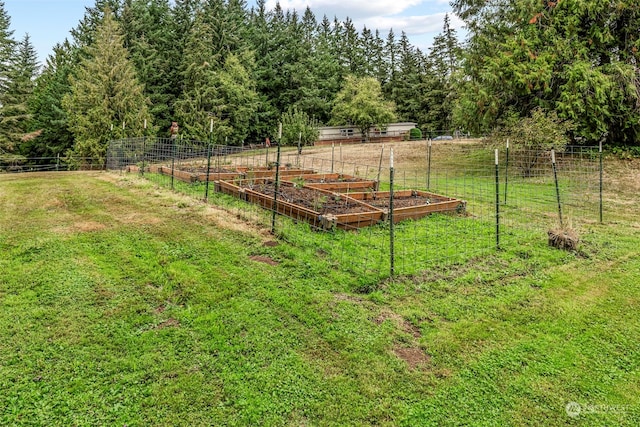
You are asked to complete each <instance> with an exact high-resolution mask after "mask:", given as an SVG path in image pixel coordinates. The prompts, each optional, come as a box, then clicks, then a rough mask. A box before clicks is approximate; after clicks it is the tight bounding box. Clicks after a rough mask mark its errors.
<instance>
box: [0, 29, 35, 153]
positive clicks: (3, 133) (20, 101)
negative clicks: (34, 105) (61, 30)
mask: <svg viewBox="0 0 640 427" xmlns="http://www.w3.org/2000/svg"><path fill="white" fill-rule="evenodd" d="M38 70H39V65H38V59H37V54H36V51H35V49H34V47H33V45H32V44H31V39H30V38H29V34H26V35H25V36H24V38H23V39H22V41H21V42H20V43H18V47H17V51H16V56H15V57H14V58H13V60H12V61H11V63H10V64H9V71H8V73H7V77H8V81H7V83H6V90H5V91H4V93H2V95H1V96H0V118H1V119H0V148H2V149H3V150H4V151H6V152H15V151H17V149H18V148H19V146H20V143H21V142H22V140H23V138H25V136H26V134H27V133H28V132H29V120H30V117H31V114H30V111H29V99H30V97H31V95H32V94H33V89H34V85H35V84H34V80H35V78H36V77H37V74H38Z"/></svg>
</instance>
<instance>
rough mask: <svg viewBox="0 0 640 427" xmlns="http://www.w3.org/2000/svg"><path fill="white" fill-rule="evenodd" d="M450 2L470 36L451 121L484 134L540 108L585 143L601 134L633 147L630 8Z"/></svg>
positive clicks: (635, 91) (637, 57) (638, 41)
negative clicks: (553, 113) (572, 127)
mask: <svg viewBox="0 0 640 427" xmlns="http://www.w3.org/2000/svg"><path fill="white" fill-rule="evenodd" d="M452 4H453V5H454V10H455V11H456V13H457V14H458V15H459V16H461V17H462V18H463V19H465V21H466V23H467V26H468V28H469V29H470V31H471V37H470V40H469V47H468V49H467V50H466V56H465V69H464V71H465V74H466V75H467V78H465V80H464V81H463V82H462V83H463V87H462V96H461V98H460V102H459V103H458V108H456V120H457V121H458V122H460V123H464V122H467V123H470V124H476V129H477V130H478V131H487V130H490V129H492V128H493V127H495V126H496V125H499V124H500V123H501V122H503V121H504V120H505V119H506V118H508V117H511V116H512V115H514V114H515V115H517V116H518V117H520V118H525V117H528V116H529V115H530V113H531V111H533V109H535V108H537V107H540V108H542V109H543V110H544V111H554V110H556V111H558V113H559V115H560V117H561V118H564V119H568V120H571V121H573V122H574V124H575V125H576V128H575V131H574V132H575V135H576V136H580V137H582V138H583V139H584V140H586V141H589V142H591V143H594V142H596V141H598V140H599V139H600V138H601V136H602V134H603V133H605V132H606V133H607V134H608V139H609V141H610V142H612V143H627V144H640V78H638V71H637V66H638V65H637V64H638V63H639V62H640V31H638V29H639V28H640V8H638V6H637V4H636V3H635V2H626V3H625V2H618V3H616V4H615V7H612V5H611V2H592V1H588V0H576V1H571V2H566V1H561V2H551V1H549V2H546V1H545V2H539V3H531V2H528V1H524V0H519V1H514V2H498V3H497V4H494V3H492V4H491V5H489V4H485V3H482V2H478V1H477V0H455V1H454V2H453V3H452Z"/></svg>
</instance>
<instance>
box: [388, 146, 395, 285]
mask: <svg viewBox="0 0 640 427" xmlns="http://www.w3.org/2000/svg"><path fill="white" fill-rule="evenodd" d="M389 166H390V167H389V264H390V268H389V274H390V276H391V278H393V276H394V275H395V272H396V271H395V270H396V268H395V262H396V256H395V225H394V218H393V198H394V197H393V181H394V175H395V172H394V169H393V148H392V149H391V155H390V158H389Z"/></svg>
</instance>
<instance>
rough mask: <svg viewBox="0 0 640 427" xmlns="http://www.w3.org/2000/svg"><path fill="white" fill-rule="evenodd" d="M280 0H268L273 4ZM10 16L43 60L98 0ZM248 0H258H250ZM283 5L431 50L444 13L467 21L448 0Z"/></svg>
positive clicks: (62, 1)
mask: <svg viewBox="0 0 640 427" xmlns="http://www.w3.org/2000/svg"><path fill="white" fill-rule="evenodd" d="M276 1H277V0H267V7H268V8H272V7H273V6H274V5H275V4H276ZM0 2H4V5H5V11H6V12H7V13H8V15H9V16H10V18H11V29H12V30H13V31H14V34H13V37H14V38H15V39H16V40H22V38H23V37H24V35H25V33H29V36H30V37H31V43H32V44H33V46H34V47H35V49H36V50H37V52H38V57H39V59H40V62H42V63H44V61H45V59H46V57H47V56H48V55H49V54H50V53H51V52H52V48H53V46H54V45H55V44H56V43H60V42H63V41H64V39H65V38H70V33H69V32H70V30H71V29H72V28H74V27H76V26H77V24H78V22H79V21H80V20H81V19H82V17H83V16H84V12H85V6H93V4H94V3H95V1H94V0H0ZM247 3H248V5H249V6H252V5H253V4H254V1H251V0H249V1H248V2H247ZM280 5H281V6H282V8H283V9H285V10H286V9H291V10H292V9H295V10H298V11H299V12H300V13H301V14H302V13H303V12H304V10H305V8H306V7H307V6H309V7H310V8H311V10H312V11H313V12H314V14H315V15H316V18H317V19H318V21H320V20H321V19H322V17H323V15H327V16H328V17H329V19H331V20H333V17H334V16H335V17H337V18H338V19H339V20H344V19H345V18H346V17H350V18H351V19H352V20H353V22H354V24H355V26H356V28H357V29H358V31H360V30H362V28H363V26H366V27H367V28H369V29H371V30H375V29H378V30H380V32H381V34H382V36H383V38H384V37H386V35H387V34H388V32H389V29H391V28H393V31H394V33H395V34H396V35H397V36H399V35H400V33H401V32H402V31H404V32H406V33H407V35H408V36H409V40H410V41H411V43H412V44H413V45H414V46H416V47H419V48H420V49H422V50H423V51H425V52H426V51H427V50H428V48H429V47H430V46H431V43H432V40H433V37H434V36H436V35H438V33H440V32H441V31H442V26H443V22H444V16H445V14H446V13H449V15H450V19H451V26H452V27H453V28H455V29H456V30H457V31H458V35H459V36H460V35H461V34H463V32H464V30H462V29H461V27H462V25H463V23H462V22H461V21H460V20H459V19H458V18H457V17H456V16H455V15H453V13H452V12H451V7H450V6H449V3H448V0H280Z"/></svg>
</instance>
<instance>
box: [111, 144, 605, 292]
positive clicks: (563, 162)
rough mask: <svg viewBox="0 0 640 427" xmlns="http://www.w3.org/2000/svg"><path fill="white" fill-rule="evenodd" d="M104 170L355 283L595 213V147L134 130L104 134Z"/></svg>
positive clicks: (460, 256)
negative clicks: (212, 210) (146, 184)
mask: <svg viewBox="0 0 640 427" xmlns="http://www.w3.org/2000/svg"><path fill="white" fill-rule="evenodd" d="M392 150H393V151H394V154H393V156H394V159H395V164H393V163H392V162H391V151H392ZM552 160H553V161H555V163H554V162H553V161H552ZM107 168H108V169H110V170H117V171H121V172H125V171H126V172H131V173H138V174H140V175H141V176H144V177H145V178H147V179H149V180H151V181H153V182H155V183H156V184H157V185H160V186H164V187H168V188H171V189H173V190H175V191H179V192H181V193H184V194H187V195H190V196H192V197H195V198H198V199H202V200H206V201H207V202H209V203H211V204H215V205H216V206H219V207H221V208H223V209H225V210H226V211H227V212H228V213H229V215H233V216H236V217H238V218H242V219H244V220H246V221H249V222H252V223H254V224H256V225H258V226H260V227H264V228H268V229H270V230H271V231H272V232H273V233H274V234H275V235H277V236H278V237H279V238H280V239H283V240H286V241H288V242H290V243H291V244H292V245H294V246H297V247H300V248H304V249H306V250H313V251H315V253H316V254H317V256H320V257H325V258H327V259H329V260H331V261H333V262H334V263H335V265H336V268H342V269H345V270H347V271H350V272H352V273H353V274H355V275H357V276H358V277H360V278H362V280H363V283H366V282H368V281H370V280H380V279H381V278H386V277H389V276H390V275H394V274H396V275H415V274H420V273H422V272H424V271H427V270H437V269H441V268H443V267H446V266H450V265H455V264H461V263H465V262H469V261H472V260H474V259H479V258H482V257H483V256H484V255H487V254H490V253H494V252H495V251H496V250H498V249H500V248H503V249H504V248H510V247H526V246H527V245H530V244H532V243H533V242H540V241H541V240H544V239H546V235H547V231H548V230H549V229H552V228H558V227H561V226H564V227H565V228H567V227H573V228H580V227H581V226H583V225H585V224H587V223H593V222H598V221H600V220H601V216H602V209H603V207H602V197H601V193H600V189H601V176H602V153H601V150H599V149H598V148H597V147H596V148H593V147H567V148H566V149H565V150H563V151H562V152H554V153H552V152H548V151H534V150H523V149H520V148H518V147H517V145H516V146H513V147H511V148H510V149H509V148H506V147H501V148H499V149H496V148H495V147H491V146H487V145H484V144H480V143H466V144H458V143H446V142H441V143H431V142H428V141H418V142H399V143H395V144H391V145H389V146H386V147H385V146H381V145H378V144H376V145H372V144H358V145H353V146H349V147H342V146H335V145H334V146H332V147H323V148H318V147H305V149H304V152H301V151H300V150H296V149H295V148H293V149H288V148H280V147H262V148H256V147H229V146H222V145H214V144H209V143H207V142H201V141H187V140H180V139H173V140H172V139H156V138H137V139H126V140H118V141H113V142H112V143H111V144H110V147H109V151H108V155H107Z"/></svg>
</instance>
